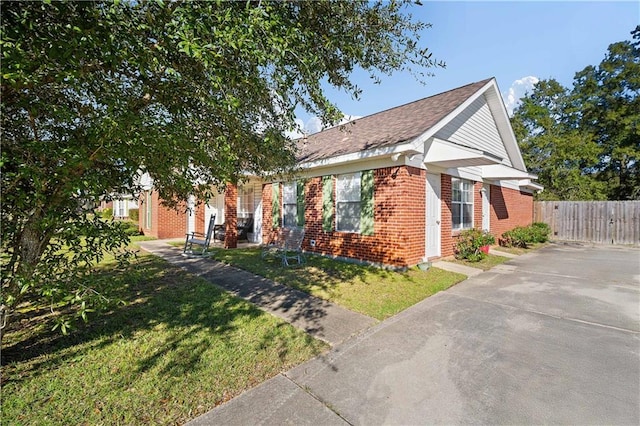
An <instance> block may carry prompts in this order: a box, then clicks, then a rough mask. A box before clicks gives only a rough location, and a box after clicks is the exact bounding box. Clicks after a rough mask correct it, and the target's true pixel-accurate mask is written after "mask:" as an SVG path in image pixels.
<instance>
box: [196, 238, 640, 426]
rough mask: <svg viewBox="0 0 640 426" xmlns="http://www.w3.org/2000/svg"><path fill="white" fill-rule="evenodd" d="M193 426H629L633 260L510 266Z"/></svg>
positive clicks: (525, 260) (572, 256)
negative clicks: (210, 425) (305, 425)
mask: <svg viewBox="0 0 640 426" xmlns="http://www.w3.org/2000/svg"><path fill="white" fill-rule="evenodd" d="M195 423H203V424H204V423H236V424H246V423H265V424H276V423H309V424H318V423H322V424H327V423H335V424H345V423H349V424H358V425H370V424H434V423H438V424H460V423H481V424H532V423H536V424H540V423H555V424H558V423H560V424H633V425H637V424H640V250H637V249H629V248H619V247H602V246H600V247H588V246H581V245H562V244H556V245H552V246H550V247H547V248H544V249H542V250H539V251H537V252H535V253H532V254H528V255H525V256H521V257H519V258H517V259H514V260H511V261H509V262H507V263H506V264H504V265H502V266H500V267H498V268H496V269H493V270H492V271H490V272H487V273H483V274H480V275H478V276H477V277H474V278H472V279H469V280H467V281H465V282H463V283H461V284H459V285H457V286H455V287H453V288H451V289H449V290H448V291H445V292H442V293H439V294H437V295H436V296H434V297H431V298H429V299H427V300H425V301H423V302H421V303H419V304H418V305H416V306H414V307H412V308H410V309H408V310H406V311H404V312H403V313H401V314H399V315H397V316H396V317H393V318H391V319H389V320H387V321H384V322H383V323H381V324H379V325H378V326H376V327H373V328H371V329H370V330H368V331H367V332H365V333H364V334H362V335H360V336H358V337H356V338H353V339H351V340H349V341H347V342H345V343H344V344H342V345H339V346H337V347H336V348H334V349H333V350H332V351H331V352H329V353H328V354H327V355H326V356H324V357H319V358H316V359H314V360H311V361H309V362H307V363H305V364H303V365H300V366H298V367H296V368H295V369H293V370H291V371H289V372H287V373H285V374H284V375H281V376H278V377H276V378H275V379H272V381H270V382H267V383H266V384H265V385H263V386H261V387H259V388H256V389H254V390H252V391H250V392H247V393H246V394H244V395H242V396H240V397H239V398H236V400H233V401H231V402H230V403H228V404H226V405H224V406H222V407H219V408H218V409H216V410H214V411H213V412H211V413H209V414H208V415H206V416H204V417H202V418H200V419H198V421H196V422H195Z"/></svg>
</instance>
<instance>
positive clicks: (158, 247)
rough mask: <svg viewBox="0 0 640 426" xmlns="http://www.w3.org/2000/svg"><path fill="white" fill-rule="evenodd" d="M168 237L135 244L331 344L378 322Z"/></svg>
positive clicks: (335, 343) (337, 342)
mask: <svg viewBox="0 0 640 426" xmlns="http://www.w3.org/2000/svg"><path fill="white" fill-rule="evenodd" d="M171 241H173V240H154V241H140V242H138V243H137V244H138V245H139V246H140V247H141V248H142V249H144V250H145V251H148V252H149V253H152V254H154V255H156V256H158V257H161V258H163V259H164V260H166V261H168V262H169V263H171V264H174V265H177V266H179V267H181V268H183V269H184V270H186V271H187V272H190V273H192V274H194V275H198V276H200V277H202V278H204V279H206V280H208V281H210V282H211V283H213V284H215V285H217V286H218V287H221V288H223V289H225V290H227V291H229V292H231V293H233V294H234V295H236V296H238V297H241V298H243V299H245V300H247V301H249V302H251V303H253V304H255V305H256V306H258V307H259V308H261V309H263V310H264V311H267V312H269V313H271V314H273V315H275V316H277V317H279V318H282V319H283V320H285V321H287V322H289V323H291V324H292V325H293V326H294V327H297V328H300V329H302V330H304V331H305V332H307V333H309V334H310V335H312V336H313V337H315V338H318V339H321V340H324V341H325V342H327V343H329V344H330V345H331V346H335V345H337V344H339V343H341V342H343V341H345V340H347V339H348V338H349V337H351V336H353V335H355V334H357V333H359V332H361V331H362V330H365V329H367V328H369V327H371V326H372V325H374V324H376V323H377V322H378V321H376V320H375V319H373V318H370V317H368V316H366V315H362V314H359V313H356V312H352V311H349V310H347V309H344V308H342V307H340V306H338V305H335V304H333V303H331V302H327V301H325V300H322V299H319V298H317V297H314V296H311V295H309V294H307V293H304V292H302V291H299V290H295V289H292V288H290V287H287V286H285V285H282V284H278V283H276V282H273V281H271V280H269V279H266V278H263V277H259V276H257V275H254V274H252V273H250V272H247V271H244V270H242V269H238V268H234V267H232V266H229V265H225V264H223V263H220V262H217V261H215V260H213V259H210V258H204V257H199V256H183V254H182V250H181V249H180V248H179V247H173V246H170V245H169V242H171Z"/></svg>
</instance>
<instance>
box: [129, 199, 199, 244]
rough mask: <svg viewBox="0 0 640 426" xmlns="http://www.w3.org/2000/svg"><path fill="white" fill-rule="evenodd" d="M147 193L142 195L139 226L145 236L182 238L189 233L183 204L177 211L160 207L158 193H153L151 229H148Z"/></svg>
mask: <svg viewBox="0 0 640 426" xmlns="http://www.w3.org/2000/svg"><path fill="white" fill-rule="evenodd" d="M146 194H147V191H143V192H142V194H141V195H140V204H139V206H140V209H139V210H140V212H139V213H140V216H139V220H138V223H139V226H140V230H141V231H142V233H143V234H144V235H149V236H152V237H155V238H159V239H164V238H180V237H184V236H185V233H186V231H187V215H186V213H185V210H186V209H185V206H184V204H181V205H180V206H178V208H177V210H176V209H172V208H169V207H165V206H162V205H160V199H159V197H158V193H157V192H156V191H152V192H151V228H150V229H148V228H147V223H146V220H147V205H146V201H147V197H146Z"/></svg>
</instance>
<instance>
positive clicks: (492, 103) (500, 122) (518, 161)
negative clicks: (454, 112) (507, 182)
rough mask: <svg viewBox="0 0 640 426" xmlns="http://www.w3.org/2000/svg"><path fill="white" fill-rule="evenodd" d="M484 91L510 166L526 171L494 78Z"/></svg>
mask: <svg viewBox="0 0 640 426" xmlns="http://www.w3.org/2000/svg"><path fill="white" fill-rule="evenodd" d="M485 90H486V91H487V95H488V96H486V99H487V105H489V109H490V110H491V113H492V115H493V119H494V120H495V122H496V126H497V127H498V131H499V132H500V137H501V138H502V141H503V143H504V144H505V149H506V150H507V154H509V159H510V160H511V164H512V165H513V167H515V168H516V169H518V170H522V171H527V167H526V166H525V164H524V159H523V158H522V153H521V152H520V147H519V146H518V140H517V139H516V135H515V134H514V133H513V128H512V127H511V120H510V119H509V114H508V113H507V108H506V107H505V105H504V101H503V100H502V95H501V94H500V89H499V88H498V83H497V82H496V81H495V78H493V79H491V81H490V82H489V83H488V84H487V86H486V88H483V91H485Z"/></svg>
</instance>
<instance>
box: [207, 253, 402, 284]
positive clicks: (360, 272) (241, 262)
mask: <svg viewBox="0 0 640 426" xmlns="http://www.w3.org/2000/svg"><path fill="white" fill-rule="evenodd" d="M213 257H214V258H215V259H216V260H219V261H222V262H226V263H230V264H232V265H235V266H238V267H239V268H242V269H245V270H247V271H250V272H253V273H255V274H257V275H260V276H263V277H267V278H269V279H271V280H273V281H276V282H280V283H285V284H286V285H288V286H291V287H294V288H297V289H299V290H302V291H305V292H309V293H310V292H312V290H313V289H318V288H320V289H322V290H325V291H326V292H327V293H328V294H331V293H333V292H335V291H337V288H338V286H339V285H341V284H344V283H345V282H352V281H354V280H355V279H359V280H360V281H362V282H363V283H365V284H366V283H367V282H368V281H371V280H374V281H376V282H377V281H379V280H384V279H388V278H390V277H391V276H392V275H393V274H397V272H392V271H389V270H386V269H382V268H377V267H374V266H367V265H362V264H357V263H351V262H345V261H337V260H334V259H330V258H328V257H325V256H317V255H313V254H306V260H307V261H306V263H305V264H303V265H294V266H292V267H283V266H282V263H281V261H280V258H276V257H273V256H271V257H266V258H265V259H263V258H262V256H261V250H260V249H259V248H251V249H241V250H240V249H236V250H218V251H216V252H214V255H213Z"/></svg>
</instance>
